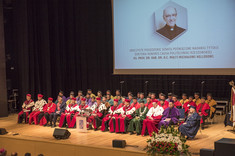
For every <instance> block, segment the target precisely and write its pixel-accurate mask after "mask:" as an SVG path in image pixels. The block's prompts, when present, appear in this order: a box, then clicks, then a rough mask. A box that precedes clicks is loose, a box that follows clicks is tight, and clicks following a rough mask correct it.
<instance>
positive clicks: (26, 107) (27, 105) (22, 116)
mask: <svg viewBox="0 0 235 156" xmlns="http://www.w3.org/2000/svg"><path fill="white" fill-rule="evenodd" d="M33 105H34V102H33V100H32V99H31V95H30V94H27V95H26V101H25V102H24V103H23V105H22V111H21V112H19V114H18V123H22V122H23V120H24V121H25V123H28V115H29V112H30V110H31V107H32V106H33Z"/></svg>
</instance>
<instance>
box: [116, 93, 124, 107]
mask: <svg viewBox="0 0 235 156" xmlns="http://www.w3.org/2000/svg"><path fill="white" fill-rule="evenodd" d="M125 100H126V97H124V96H123V97H122V103H120V104H119V105H118V108H117V109H120V108H122V107H124V106H125Z"/></svg>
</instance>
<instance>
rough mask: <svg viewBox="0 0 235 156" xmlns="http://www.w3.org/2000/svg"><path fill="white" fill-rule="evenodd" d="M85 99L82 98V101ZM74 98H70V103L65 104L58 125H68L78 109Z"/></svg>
mask: <svg viewBox="0 0 235 156" xmlns="http://www.w3.org/2000/svg"><path fill="white" fill-rule="evenodd" d="M83 100H86V99H85V98H82V101H83ZM75 101H76V98H72V100H71V103H70V104H68V105H67V107H66V109H65V112H64V113H62V114H61V117H60V123H59V127H65V126H66V123H67V127H68V126H69V125H70V122H71V118H72V117H73V116H74V114H75V113H76V112H77V111H78V105H77V104H76V103H75Z"/></svg>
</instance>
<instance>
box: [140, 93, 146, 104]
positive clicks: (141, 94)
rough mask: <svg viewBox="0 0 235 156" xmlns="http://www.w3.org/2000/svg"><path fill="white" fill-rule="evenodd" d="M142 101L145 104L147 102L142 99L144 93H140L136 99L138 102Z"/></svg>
mask: <svg viewBox="0 0 235 156" xmlns="http://www.w3.org/2000/svg"><path fill="white" fill-rule="evenodd" d="M140 101H144V103H147V100H146V99H145V98H144V93H140V98H139V99H138V102H139V103H140Z"/></svg>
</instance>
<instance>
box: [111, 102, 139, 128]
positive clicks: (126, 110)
mask: <svg viewBox="0 0 235 156" xmlns="http://www.w3.org/2000/svg"><path fill="white" fill-rule="evenodd" d="M135 110H136V109H135V107H133V106H128V107H125V106H124V107H122V108H121V109H120V113H121V114H120V115H119V116H117V117H115V125H116V127H115V132H116V133H118V132H126V130H127V121H128V120H131V119H132V118H133V117H132V114H133V113H134V112H135ZM122 115H126V117H122ZM125 120H126V122H125ZM113 124H114V123H113ZM110 131H111V130H110Z"/></svg>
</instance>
